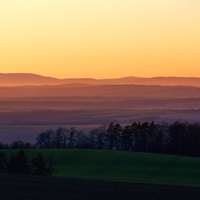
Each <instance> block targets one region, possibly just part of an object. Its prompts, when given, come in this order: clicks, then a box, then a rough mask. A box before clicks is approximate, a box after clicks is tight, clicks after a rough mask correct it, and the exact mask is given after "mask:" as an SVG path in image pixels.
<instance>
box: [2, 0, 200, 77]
mask: <svg viewBox="0 0 200 200" xmlns="http://www.w3.org/2000/svg"><path fill="white" fill-rule="evenodd" d="M0 27H1V29H0V30H1V31H0V73H11V72H28V73H37V74H42V75H47V76H55V77H60V78H63V77H66V78H67V77H94V78H113V77H123V76H141V77H152V76H197V77H200V1H199V0H12V1H6V0H3V1H0Z"/></svg>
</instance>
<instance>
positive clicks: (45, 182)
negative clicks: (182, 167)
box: [0, 174, 200, 200]
mask: <svg viewBox="0 0 200 200" xmlns="http://www.w3.org/2000/svg"><path fill="white" fill-rule="evenodd" d="M0 199H6V200H26V199H28V200H32V199H34V200H40V199H48V200H54V199H55V200H62V199H75V200H79V199H81V200H90V199H94V200H107V199H109V200H112V199H113V200H114V199H120V200H121V199H123V200H126V199H127V200H130V199H134V200H143V199H144V200H165V199H166V200H169V199H170V200H177V199H178V200H188V199H189V200H199V199H200V187H197V186H186V185H185V186H184V185H170V184H157V183H156V184H155V183H141V182H122V181H107V180H90V179H75V178H61V177H37V176H25V175H8V174H0Z"/></svg>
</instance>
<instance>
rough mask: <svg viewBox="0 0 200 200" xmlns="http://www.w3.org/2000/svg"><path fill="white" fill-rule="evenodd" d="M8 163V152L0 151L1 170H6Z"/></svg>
mask: <svg viewBox="0 0 200 200" xmlns="http://www.w3.org/2000/svg"><path fill="white" fill-rule="evenodd" d="M7 164H8V163H7V158H6V154H5V153H4V152H1V151H0V172H4V171H6V169H7Z"/></svg>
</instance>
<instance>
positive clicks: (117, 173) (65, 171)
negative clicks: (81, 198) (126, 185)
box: [5, 149, 200, 185]
mask: <svg viewBox="0 0 200 200" xmlns="http://www.w3.org/2000/svg"><path fill="white" fill-rule="evenodd" d="M5 151H7V153H8V154H11V153H12V152H16V150H5ZM38 152H41V153H42V154H43V155H44V156H45V157H52V158H53V160H54V165H55V168H56V171H55V173H54V175H55V176H62V177H79V178H92V179H113V180H127V181H142V182H143V181H144V182H157V181H158V182H172V183H183V184H197V185H200V170H199V169H200V159H199V158H193V157H183V156H176V155H162V154H151V153H138V152H122V151H106V150H77V149H72V150H69V149H50V150H47V149H43V150H39V149H36V150H26V153H27V154H29V156H30V157H33V156H35V155H36V154H37V153H38Z"/></svg>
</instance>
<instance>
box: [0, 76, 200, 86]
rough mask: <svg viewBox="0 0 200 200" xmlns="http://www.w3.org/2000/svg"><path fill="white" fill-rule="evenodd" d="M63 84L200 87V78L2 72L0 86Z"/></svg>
mask: <svg viewBox="0 0 200 200" xmlns="http://www.w3.org/2000/svg"><path fill="white" fill-rule="evenodd" d="M62 84H92V85H162V86H193V87H200V78H195V77H152V78H141V77H133V76H130V77H123V78H113V79H92V78H64V79H59V78H53V77H46V76H41V75H37V74H28V73H9V74H3V73H0V86H24V85H62Z"/></svg>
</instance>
